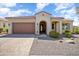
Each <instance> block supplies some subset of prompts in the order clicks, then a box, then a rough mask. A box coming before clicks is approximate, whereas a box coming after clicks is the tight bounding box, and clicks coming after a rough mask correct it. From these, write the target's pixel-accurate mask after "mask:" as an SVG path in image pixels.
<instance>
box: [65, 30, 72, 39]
mask: <svg viewBox="0 0 79 59" xmlns="http://www.w3.org/2000/svg"><path fill="white" fill-rule="evenodd" d="M64 34H65V36H66V37H68V38H70V37H71V36H72V33H71V31H69V30H66V31H65V32H64Z"/></svg>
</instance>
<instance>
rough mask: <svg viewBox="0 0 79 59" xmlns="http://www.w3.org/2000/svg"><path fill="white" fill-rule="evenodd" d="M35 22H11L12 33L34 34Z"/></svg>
mask: <svg viewBox="0 0 79 59" xmlns="http://www.w3.org/2000/svg"><path fill="white" fill-rule="evenodd" d="M34 32H35V24H34V23H13V33H14V34H34Z"/></svg>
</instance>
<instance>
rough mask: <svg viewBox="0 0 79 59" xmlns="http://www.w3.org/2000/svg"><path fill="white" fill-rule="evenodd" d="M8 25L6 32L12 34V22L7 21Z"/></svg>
mask: <svg viewBox="0 0 79 59" xmlns="http://www.w3.org/2000/svg"><path fill="white" fill-rule="evenodd" d="M8 27H9V31H8V34H12V23H9V24H8Z"/></svg>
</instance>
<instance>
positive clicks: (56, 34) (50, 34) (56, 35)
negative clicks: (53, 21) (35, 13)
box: [49, 31, 60, 38]
mask: <svg viewBox="0 0 79 59" xmlns="http://www.w3.org/2000/svg"><path fill="white" fill-rule="evenodd" d="M59 35H60V34H59V33H58V32H56V31H50V32H49V36H50V37H53V38H58V37H59Z"/></svg>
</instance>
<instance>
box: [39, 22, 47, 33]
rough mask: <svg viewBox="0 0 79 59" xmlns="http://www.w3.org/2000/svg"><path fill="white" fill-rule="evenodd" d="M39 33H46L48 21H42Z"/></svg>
mask: <svg viewBox="0 0 79 59" xmlns="http://www.w3.org/2000/svg"><path fill="white" fill-rule="evenodd" d="M39 33H40V34H46V22H45V21H41V22H40V24H39Z"/></svg>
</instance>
